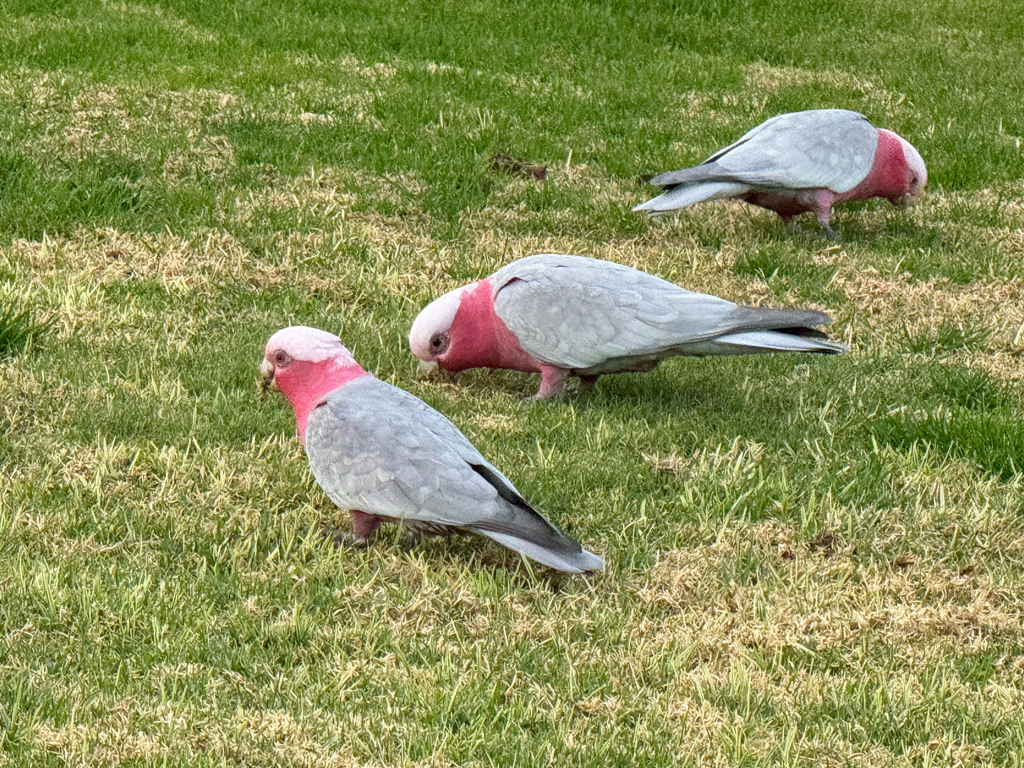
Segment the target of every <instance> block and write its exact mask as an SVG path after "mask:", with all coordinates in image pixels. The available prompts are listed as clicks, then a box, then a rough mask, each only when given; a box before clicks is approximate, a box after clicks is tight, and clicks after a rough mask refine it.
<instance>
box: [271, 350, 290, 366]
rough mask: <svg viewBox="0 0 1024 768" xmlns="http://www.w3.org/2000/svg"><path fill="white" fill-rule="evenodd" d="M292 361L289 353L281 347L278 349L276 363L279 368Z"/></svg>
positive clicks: (275, 355)
mask: <svg viewBox="0 0 1024 768" xmlns="http://www.w3.org/2000/svg"><path fill="white" fill-rule="evenodd" d="M291 361H292V358H291V355H289V354H288V353H287V352H285V351H284V350H283V349H279V350H277V352H275V353H274V365H276V366H277V367H278V368H283V367H284V366H286V365H288V363H290V362H291Z"/></svg>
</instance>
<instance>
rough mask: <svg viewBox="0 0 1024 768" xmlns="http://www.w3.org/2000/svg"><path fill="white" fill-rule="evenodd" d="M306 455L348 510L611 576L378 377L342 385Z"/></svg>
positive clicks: (423, 409) (438, 421) (316, 414)
mask: <svg viewBox="0 0 1024 768" xmlns="http://www.w3.org/2000/svg"><path fill="white" fill-rule="evenodd" d="M306 454H307V456H308V457H309V466H310V468H311V469H312V471H313V476H314V477H315V478H316V481H317V483H319V485H320V487H321V488H323V489H324V491H325V492H326V493H327V495H328V496H329V497H330V499H331V500H332V501H333V502H334V503H335V504H337V505H338V506H340V507H341V508H342V509H357V510H360V511H362V512H366V513H369V514H373V515H378V516H381V517H389V518H396V519H400V520H409V521H415V522H420V523H430V524H434V525H440V526H442V527H445V528H457V529H466V530H471V531H474V532H476V533H479V534H482V535H484V536H488V537H490V538H492V539H494V540H495V541H497V542H499V543H501V544H503V545H504V546H506V547H510V548H512V549H515V550H517V551H518V552H520V553H522V554H523V555H526V556H527V557H530V558H532V559H534V560H537V561H538V562H540V563H543V564H544V565H547V566H550V567H552V568H557V569H560V570H563V571H569V572H574V573H582V572H585V571H594V570H600V569H601V568H602V567H603V566H604V561H603V560H602V559H601V558H600V557H598V556H597V555H595V554H593V553H591V552H588V551H586V550H585V549H583V548H582V547H581V546H580V545H579V543H577V542H576V541H575V540H574V539H572V538H570V537H569V536H566V535H565V534H564V533H562V532H561V531H559V530H558V529H557V528H555V527H554V526H553V525H552V524H551V523H549V522H548V521H547V520H546V519H545V518H544V517H543V516H542V515H541V514H540V513H538V512H537V511H536V510H534V509H533V508H532V507H531V506H530V505H529V504H528V503H527V502H526V501H525V500H524V499H523V497H522V496H521V495H520V493H519V491H517V490H516V488H515V486H514V485H512V483H511V482H509V480H508V478H507V477H505V476H504V475H503V474H501V472H499V471H498V470H497V469H495V468H494V467H493V466H491V464H490V463H489V462H488V461H487V460H486V459H484V458H483V456H481V455H480V452H479V451H477V450H476V448H474V447H473V445H472V444H471V443H470V442H469V440H467V439H466V437H465V435H463V434H462V432H460V431H459V430H458V428H457V427H456V426H455V425H454V424H452V423H451V422H450V421H448V419H446V418H445V417H444V416H442V415H441V414H440V413H438V412H437V411H435V410H434V409H433V408H431V407H430V406H428V405H427V404H426V403H424V402H423V401H421V400H420V399H419V398H416V397H414V396H412V395H410V394H409V393H408V392H405V391H404V390H401V389H398V388H396V387H392V386H391V385H390V384H386V383H384V382H382V381H379V380H377V379H375V378H373V377H372V376H363V377H361V378H359V379H355V380H354V381H351V382H349V383H348V384H344V385H342V386H341V387H339V388H338V389H336V390H335V391H334V392H332V393H331V394H330V395H328V396H327V398H326V400H325V402H324V403H322V404H321V405H319V406H318V407H317V408H315V409H314V410H313V412H312V413H311V414H310V416H309V421H308V423H307V426H306Z"/></svg>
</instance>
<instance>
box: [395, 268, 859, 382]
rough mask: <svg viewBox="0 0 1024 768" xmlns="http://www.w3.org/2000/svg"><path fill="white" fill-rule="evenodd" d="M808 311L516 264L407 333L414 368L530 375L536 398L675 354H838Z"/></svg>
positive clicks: (454, 294)
mask: <svg viewBox="0 0 1024 768" xmlns="http://www.w3.org/2000/svg"><path fill="white" fill-rule="evenodd" d="M828 322H829V316H828V315H826V314H825V313H824V312H818V311H815V310H809V309H798V310H791V309H767V308H764V307H742V306H737V305H736V304H733V303H732V302H731V301H726V300H725V299H720V298H718V297H717V296H708V295H706V294H703V293H693V292H691V291H687V290H686V289H684V288H680V287H679V286H677V285H674V284H673V283H669V282H666V281H665V280H662V279H660V278H658V277H655V276H654V275H650V274H648V273H646V272H641V271H640V270H637V269H633V268H632V267H626V266H623V265H621V264H615V263H613V262H610V261H602V260H600V259H590V258H585V257H582V256H563V255H558V254H539V255H536V256H527V257H526V258H523V259H519V260H518V261H514V262H512V263H511V264H509V265H507V266H505V267H503V268H502V269H499V270H498V271H497V272H495V273H494V274H493V275H491V276H490V277H487V278H484V279H483V280H479V281H477V282H475V283H470V284H469V285H464V286H462V287H461V288H457V289H455V290H454V291H451V292H449V293H446V294H445V295H444V296H441V297H440V298H438V299H435V300H434V301H433V302H432V303H431V304H429V305H428V306H427V307H426V308H425V309H424V310H423V311H422V312H421V313H420V315H419V317H417V318H416V320H415V322H414V323H413V325H412V330H411V332H410V333H409V345H410V347H411V348H412V352H413V354H414V355H416V357H418V358H419V359H420V361H421V363H420V367H421V370H424V371H425V370H428V369H432V368H433V367H434V366H435V365H436V366H437V367H438V368H440V369H441V370H444V371H450V372H458V371H464V370H466V369H468V368H505V369H509V370H513V371H530V372H539V373H540V375H541V384H540V391H539V392H538V393H537V395H536V397H537V398H546V397H551V396H553V395H557V394H559V393H560V392H562V391H563V388H564V385H565V379H566V377H568V376H578V377H579V378H580V389H589V388H590V387H592V386H593V384H594V382H596V381H597V378H598V376H600V375H602V374H605V373H622V372H626V371H649V370H651V369H652V368H654V367H655V366H656V365H657V364H658V361H659V360H662V359H663V358H666V357H673V356H676V355H692V356H698V357H700V356H704V355H742V354H749V353H752V352H830V353H835V352H845V351H846V347H845V346H843V345H842V344H840V343H837V342H835V341H830V340H829V339H828V337H827V336H826V335H825V334H824V333H823V332H821V331H819V330H816V326H819V325H824V324H826V323H828Z"/></svg>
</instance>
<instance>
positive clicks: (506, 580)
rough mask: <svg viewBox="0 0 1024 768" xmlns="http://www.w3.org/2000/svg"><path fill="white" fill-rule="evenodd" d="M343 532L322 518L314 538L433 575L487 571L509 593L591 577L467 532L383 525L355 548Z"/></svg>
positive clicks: (351, 552) (352, 553) (355, 554)
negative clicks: (418, 566)
mask: <svg viewBox="0 0 1024 768" xmlns="http://www.w3.org/2000/svg"><path fill="white" fill-rule="evenodd" d="M347 532H348V530H347V528H345V527H342V526H338V525H335V524H334V523H333V522H330V521H327V520H325V521H324V522H323V523H322V524H321V525H320V526H319V533H318V534H317V535H318V536H319V537H321V538H322V540H323V543H324V545H325V546H328V547H334V548H336V549H339V550H341V551H342V552H345V553H346V554H347V556H351V557H362V556H364V555H366V553H369V552H376V553H377V554H378V556H380V557H384V558H396V559H397V558H401V557H402V556H403V554H405V555H407V556H410V557H413V558H419V559H422V560H423V561H426V564H427V565H428V566H429V567H430V570H431V571H433V572H437V573H442V572H451V573H453V574H455V573H458V574H463V575H466V574H480V573H483V572H485V571H486V572H489V574H490V576H491V577H492V578H493V580H494V581H495V582H496V583H500V584H503V585H505V587H507V588H509V589H516V590H537V589H544V590H546V591H549V592H551V593H558V592H560V591H562V590H563V589H564V588H566V586H567V585H570V584H571V583H572V582H573V580H574V579H579V578H584V579H587V580H588V581H589V580H591V579H593V578H594V577H593V576H591V575H586V576H583V575H580V574H570V573H562V572H560V571H556V570H553V569H551V568H547V567H545V566H543V565H540V564H539V563H535V562H533V561H531V560H527V559H526V558H524V557H522V556H521V555H519V554H518V553H516V552H514V551H512V550H510V549H507V548H505V547H502V546H501V545H499V544H496V543H494V542H492V541H490V540H488V539H487V538H485V537H482V536H477V535H473V534H470V533H464V534H460V533H452V534H439V535H429V534H428V535H411V534H410V532H409V531H408V529H406V528H405V527H404V526H402V525H401V524H389V525H386V526H385V527H382V528H381V529H380V530H379V531H378V532H377V534H376V536H374V538H373V540H372V541H371V542H370V543H369V544H367V545H365V546H360V545H356V544H353V543H352V542H351V541H348V540H346V539H345V537H344V535H343V534H345V533H347Z"/></svg>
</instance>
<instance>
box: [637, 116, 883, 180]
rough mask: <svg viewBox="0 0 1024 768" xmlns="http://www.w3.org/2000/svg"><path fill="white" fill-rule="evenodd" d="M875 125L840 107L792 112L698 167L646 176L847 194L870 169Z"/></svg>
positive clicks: (765, 125) (768, 123) (872, 159)
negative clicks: (820, 190)
mask: <svg viewBox="0 0 1024 768" xmlns="http://www.w3.org/2000/svg"><path fill="white" fill-rule="evenodd" d="M877 147H878V129H876V128H875V127H874V126H873V125H872V124H871V123H870V121H868V119H867V118H866V117H865V116H864V115H862V114H860V113H858V112H851V111H849V110H845V109H814V110H808V111H806V112H792V113H789V114H785V115H777V116H776V117H773V118H771V119H770V120H766V121H765V122H763V123H761V125H759V126H757V127H756V128H754V129H753V130H751V131H749V132H748V133H746V134H745V135H744V136H742V137H741V138H740V139H739V140H738V141H736V142H734V143H732V144H730V145H729V146H728V147H725V148H724V149H721V150H719V151H718V152H716V153H715V154H713V155H712V156H711V157H709V158H708V159H707V160H706V161H704V163H703V164H702V165H698V166H695V167H694V168H688V169H685V170H682V171H674V172H671V173H665V174H662V175H661V176H657V177H655V178H654V179H651V183H652V184H656V185H658V186H672V185H676V184H686V183H693V182H698V181H733V182H741V183H744V184H750V185H752V186H758V187H785V188H791V189H817V188H825V189H830V190H832V191H833V192H836V193H843V192H848V191H850V190H851V189H853V188H854V187H856V186H857V184H859V183H860V182H861V181H863V179H864V177H865V176H867V174H868V172H869V171H870V170H871V166H872V164H873V163H874V159H875V150H876V149H877Z"/></svg>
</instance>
